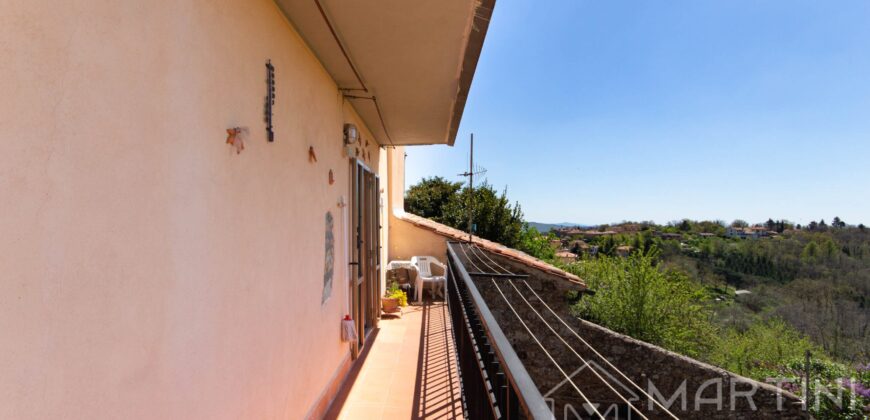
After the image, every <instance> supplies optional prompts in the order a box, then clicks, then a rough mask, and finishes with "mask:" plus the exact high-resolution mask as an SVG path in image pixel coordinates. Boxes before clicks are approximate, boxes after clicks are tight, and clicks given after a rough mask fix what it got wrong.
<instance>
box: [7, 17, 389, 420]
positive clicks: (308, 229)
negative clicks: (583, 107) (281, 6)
mask: <svg viewBox="0 0 870 420" xmlns="http://www.w3.org/2000/svg"><path fill="white" fill-rule="evenodd" d="M0 55H2V57H3V60H0V92H2V100H0V127H2V132H3V133H4V136H3V140H2V141H3V146H2V148H0V418H209V419H217V418H301V417H303V416H305V415H306V414H308V413H309V410H311V408H312V406H313V404H314V403H315V401H317V400H318V398H320V397H321V396H322V394H323V392H324V390H325V389H326V388H327V385H328V384H329V382H330V380H331V379H333V376H334V375H336V372H338V371H339V369H340V367H341V366H342V363H343V362H344V361H346V360H347V358H348V357H350V356H349V349H348V345H346V344H342V343H341V342H340V340H339V319H340V317H341V316H342V315H343V314H344V313H345V305H346V290H345V288H344V287H343V286H344V285H345V284H346V283H345V282H346V275H347V274H346V271H345V268H346V264H345V261H346V260H345V252H344V250H345V247H344V244H343V240H344V239H345V238H343V237H342V236H341V233H342V223H343V220H342V217H341V209H340V208H338V207H337V205H336V204H337V203H338V201H339V199H340V198H341V197H342V196H345V199H346V198H347V191H348V159H347V157H346V156H344V155H343V153H342V149H341V148H342V142H341V138H342V131H341V130H342V124H343V123H344V122H348V121H350V122H355V123H356V124H357V125H358V126H359V127H362V128H364V125H363V124H362V123H361V122H360V121H359V119H358V118H357V116H356V114H355V113H354V111H353V109H352V108H351V107H350V106H349V105H347V104H345V103H344V102H343V100H342V97H341V95H340V93H339V92H338V90H337V88H336V86H335V84H334V82H333V81H332V79H331V78H330V77H329V75H328V74H327V73H326V72H325V71H324V70H323V68H322V66H321V65H320V63H319V62H318V61H317V60H316V59H315V58H314V56H313V54H312V53H311V52H310V51H309V50H308V49H307V48H306V46H305V44H304V42H303V41H302V40H301V39H300V38H299V36H298V35H297V34H296V33H295V32H294V30H293V29H292V27H291V25H290V24H289V23H288V22H287V21H286V20H285V19H284V17H283V15H282V14H281V13H280V12H279V10H278V9H277V7H276V6H275V5H274V4H273V3H272V2H271V1H269V0H207V1H206V0H184V1H176V0H155V1H135V2H134V1H115V0H83V1H79V0H70V1H64V2H57V1H50V0H11V1H6V2H4V4H3V6H2V12H0ZM269 58H270V59H271V60H272V62H273V64H274V65H275V67H276V75H277V104H276V107H275V119H274V121H275V130H276V142H275V143H273V144H269V143H267V142H266V141H265V134H264V125H263V122H262V120H263V96H264V94H265V82H264V79H265V68H264V63H265V61H266V59H269ZM233 126H244V127H248V129H249V132H250V134H249V137H248V138H247V139H246V140H247V141H246V150H245V151H244V152H242V154H241V155H236V154H235V153H234V152H232V151H231V149H230V146H228V145H226V144H224V140H225V138H226V133H225V130H226V129H227V128H230V127H233ZM363 136H368V138H369V139H371V135H370V134H369V133H368V131H367V130H365V129H364V130H363ZM309 146H314V148H315V152H316V154H317V158H318V161H317V162H316V163H311V162H309V157H308V148H309ZM376 148H377V145H376V144H375V143H374V142H372V146H371V156H372V160H374V162H369V166H370V167H372V168H378V162H377V160H378V156H379V153H378V151H377V149H376ZM330 169H332V170H333V171H334V172H335V179H336V183H335V184H334V185H329V184H328V182H327V179H328V172H329V170H330ZM382 176H384V175H383V174H382ZM327 211H332V212H333V215H334V216H335V234H336V264H335V280H334V285H333V292H332V298H331V299H330V300H329V301H328V302H326V304H324V305H322V306H321V303H320V296H321V287H322V280H323V269H324V246H323V243H324V214H325V213H326V212H327Z"/></svg>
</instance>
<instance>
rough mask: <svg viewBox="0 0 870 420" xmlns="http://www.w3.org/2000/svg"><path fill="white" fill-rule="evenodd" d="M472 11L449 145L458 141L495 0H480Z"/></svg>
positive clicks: (452, 117)
mask: <svg viewBox="0 0 870 420" xmlns="http://www.w3.org/2000/svg"><path fill="white" fill-rule="evenodd" d="M475 2H476V3H477V4H476V5H475V7H474V11H473V12H472V18H471V23H470V25H469V29H468V42H467V43H466V44H465V53H464V54H463V58H462V66H461V68H460V72H459V87H458V89H457V90H456V99H455V100H454V101H453V114H452V115H451V117H450V122H449V123H448V125H447V138H446V140H447V142H446V143H447V145H448V146H453V143H455V142H456V133H457V132H458V131H459V123H460V122H461V121H462V114H463V112H464V111H465V102H466V101H467V100H468V93H469V91H471V82H472V80H473V79H474V72H475V71H476V70H477V62H478V61H479V60H480V53H481V51H482V50H483V41H484V39H485V38H486V31H487V30H488V29H489V21H490V19H491V18H492V11H493V9H494V8H495V0H478V1H475Z"/></svg>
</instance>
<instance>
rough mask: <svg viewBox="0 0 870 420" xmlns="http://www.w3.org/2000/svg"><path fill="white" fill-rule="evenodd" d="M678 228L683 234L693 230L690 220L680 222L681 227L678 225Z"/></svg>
mask: <svg viewBox="0 0 870 420" xmlns="http://www.w3.org/2000/svg"><path fill="white" fill-rule="evenodd" d="M677 228H678V229H680V231H682V232H688V231H690V230H692V221H691V220H689V219H683V220H681V221H680V223H679V225H677Z"/></svg>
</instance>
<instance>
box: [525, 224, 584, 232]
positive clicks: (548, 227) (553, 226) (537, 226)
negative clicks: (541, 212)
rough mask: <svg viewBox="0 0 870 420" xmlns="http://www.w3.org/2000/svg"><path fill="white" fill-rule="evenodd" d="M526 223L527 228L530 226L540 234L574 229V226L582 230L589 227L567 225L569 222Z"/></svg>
mask: <svg viewBox="0 0 870 420" xmlns="http://www.w3.org/2000/svg"><path fill="white" fill-rule="evenodd" d="M528 223H529V226H531V227H533V228H535V229H537V230H538V232H541V233H547V232H549V231H550V230H551V229H558V228H563V227H574V226H579V227H582V228H587V227H589V226H587V225H584V224H581V223H569V222H564V223H539V222H528Z"/></svg>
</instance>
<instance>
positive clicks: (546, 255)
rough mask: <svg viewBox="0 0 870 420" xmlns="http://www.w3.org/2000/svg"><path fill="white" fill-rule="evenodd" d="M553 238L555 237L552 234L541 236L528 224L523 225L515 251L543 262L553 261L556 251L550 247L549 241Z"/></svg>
mask: <svg viewBox="0 0 870 420" xmlns="http://www.w3.org/2000/svg"><path fill="white" fill-rule="evenodd" d="M555 238H556V235H553V234H552V233H549V234H546V235H543V234H541V233H540V232H538V230H537V229H535V228H534V227H531V226H529V224H528V223H524V224H523V229H522V231H521V232H520V237H519V240H518V241H517V249H519V250H520V251H523V252H525V253H526V254H529V255H531V256H533V257H535V258H539V259H542V260H544V261H554V260H555V258H556V250H555V249H553V247H552V246H550V241H551V240H553V239H555Z"/></svg>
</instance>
